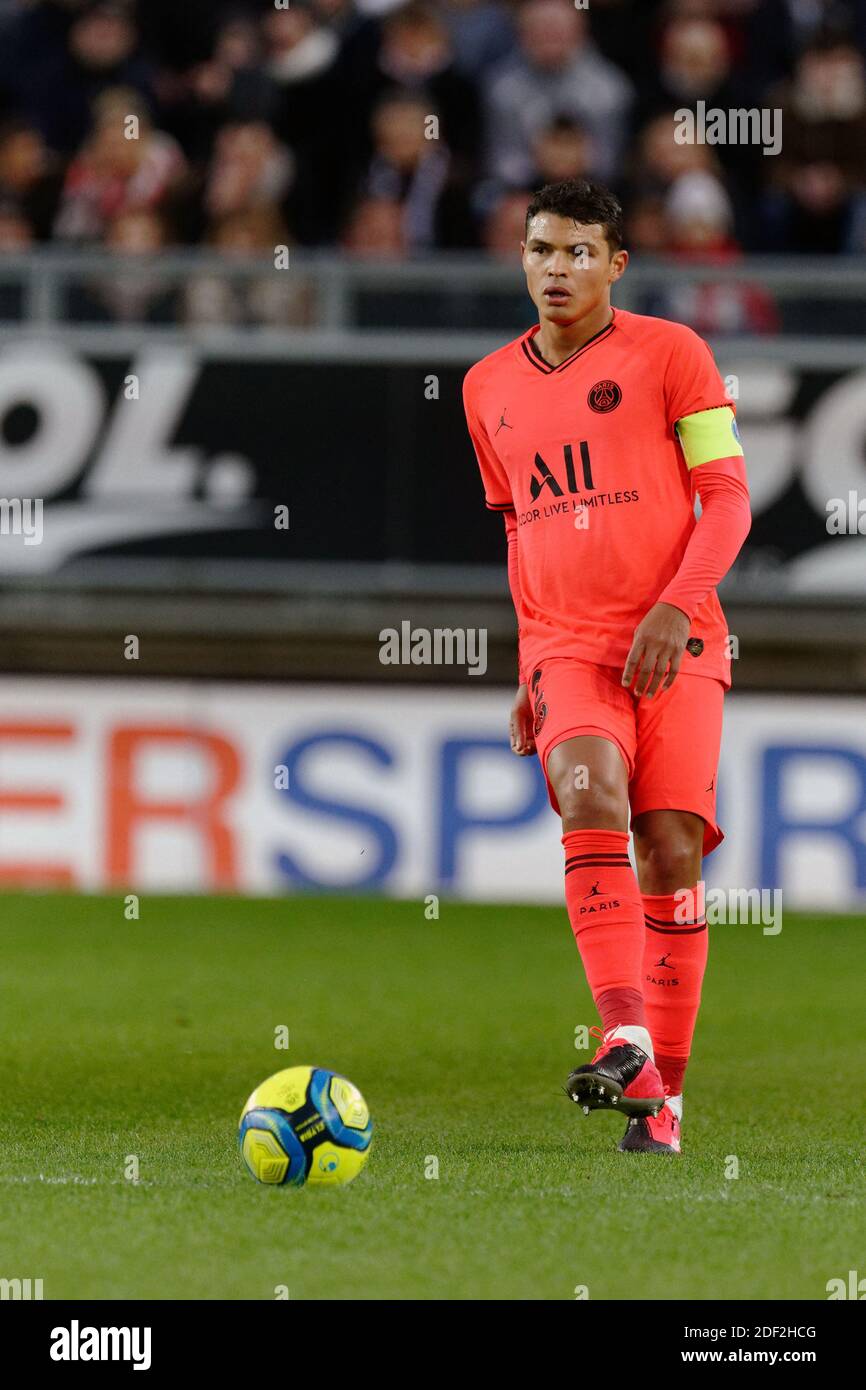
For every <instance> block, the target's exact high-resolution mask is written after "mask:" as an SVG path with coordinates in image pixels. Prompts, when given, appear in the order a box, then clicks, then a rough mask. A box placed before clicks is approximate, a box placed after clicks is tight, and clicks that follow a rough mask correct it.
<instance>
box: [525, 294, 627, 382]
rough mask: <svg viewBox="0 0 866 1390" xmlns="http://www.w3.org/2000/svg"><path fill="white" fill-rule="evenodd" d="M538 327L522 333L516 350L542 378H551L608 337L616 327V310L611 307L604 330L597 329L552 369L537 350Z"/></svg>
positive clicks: (550, 364)
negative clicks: (609, 316)
mask: <svg viewBox="0 0 866 1390" xmlns="http://www.w3.org/2000/svg"><path fill="white" fill-rule="evenodd" d="M540 326H541V325H540V324H537V323H536V324H533V326H532V328H530V330H529V332H528V333H524V335H523V337H522V338H521V339H520V340H519V344H518V350H519V351H520V352H521V353H522V355H523V356H524V357H525V358H526V360H527V362H529V363H530V365H531V366H533V367H535V368H536V370H537V371H539V372H541V373H542V375H543V376H552V375H553V374H554V372H564V371H565V369H566V368H567V367H570V366H571V364H572V362H576V361H577V359H578V357H582V356H583V354H584V353H585V352H588V351H589V349H590V348H592V347H595V344H596V343H600V342H601V341H602V339H603V338H607V337H609V336H610V334H611V333H612V332H613V330H614V328H615V327H616V309H614V308H613V307H611V320H610V323H608V324H606V325H605V326H604V328H601V329H599V331H598V333H594V334H593V336H592V337H591V338H588V339H587V340H586V342H585V343H584V344H583V346H582V347H579V348H578V349H577V350H576V351H575V352H573V353H572V354H571V356H570V357H566V359H565V361H564V362H560V363H559V365H558V366H557V367H554V366H553V364H552V363H551V362H548V360H547V358H546V357H542V355H541V352H540V350H539V348H538V347H537V346H536V343H535V335H536V333H537V332H538V330H539V328H540Z"/></svg>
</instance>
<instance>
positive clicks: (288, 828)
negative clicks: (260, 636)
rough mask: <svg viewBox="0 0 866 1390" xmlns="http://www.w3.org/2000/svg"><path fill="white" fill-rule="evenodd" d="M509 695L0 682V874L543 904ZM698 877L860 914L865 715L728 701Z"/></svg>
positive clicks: (855, 706)
mask: <svg viewBox="0 0 866 1390" xmlns="http://www.w3.org/2000/svg"><path fill="white" fill-rule="evenodd" d="M509 703H510V692H509V691H507V690H491V691H486V692H485V691H481V692H478V691H468V690H467V691H466V692H461V691H457V690H450V689H449V690H447V691H443V690H439V691H437V692H436V693H435V694H429V693H426V692H424V691H417V690H412V689H399V688H398V689H393V690H388V691H386V690H384V689H383V688H382V687H381V686H379V687H377V688H367V687H360V686H359V687H328V686H305V685H291V686H286V687H277V686H249V685H228V684H213V685H203V684H197V685H194V686H193V685H184V684H179V683H165V684H161V683H150V682H148V683H147V684H146V685H144V684H143V685H142V686H141V687H140V688H136V687H134V686H133V685H132V684H131V683H129V682H113V681H105V682H99V681H89V680H69V681H56V680H52V681H39V680H18V679H16V678H4V679H3V680H2V681H0V882H2V884H3V885H4V886H6V887H12V886H19V885H23V886H27V887H33V888H36V887H57V888H64V889H81V890H87V891H110V892H117V893H120V894H122V893H123V892H125V891H126V890H129V891H136V892H140V891H146V890H150V891H154V892H157V891H168V892H189V893H220V892H232V893H234V892H236V893H249V894H273V895H280V894H294V893H301V892H308V891H312V892H320V891H329V892H347V893H368V892H372V893H383V894H388V895H393V896H398V897H404V898H417V899H418V900H419V901H423V899H424V898H426V897H427V896H428V895H429V894H440V893H441V894H443V895H445V896H446V897H448V896H450V897H455V898H464V899H478V900H490V899H494V900H500V901H515V902H519V901H538V902H552V903H558V902H560V901H561V895H562V848H561V844H560V833H561V832H560V825H559V821H558V820H557V818H556V817H555V816H554V814H553V812H552V811H551V810H550V807H549V805H548V801H547V795H546V791H545V788H544V785H543V782H542V779H541V776H540V773H539V769H538V765H537V762H536V760H535V759H534V758H533V759H519V758H515V757H514V756H513V755H512V754H511V752H510V750H509V748H508V744H507V739H506V734H505V729H506V723H507V716H508V710H509ZM719 788H720V798H719V820H720V823H721V825H722V827H723V829H724V830H725V832H726V839H725V841H724V843H723V844H722V846H721V847H720V848H719V849H718V850H717V851H716V852H715V853H714V854H713V855H711V856H710V857H709V858H708V859H707V860H706V861H705V877H706V881H707V883H708V885H710V886H713V885H720V886H725V887H729V886H736V887H738V888H744V889H752V888H756V889H757V888H762V889H770V888H781V889H782V890H783V893H784V900H785V903H786V905H788V906H792V907H793V906H797V905H800V906H810V907H822V908H824V909H832V908H834V907H837V908H840V909H844V908H848V907H852V906H856V905H858V904H859V905H860V906H861V907H862V906H863V905H864V904H866V720H864V719H863V716H862V705H861V704H860V703H859V702H858V701H856V700H854V699H850V700H849V699H846V698H841V697H840V698H817V697H815V698H803V699H799V698H796V697H792V696H785V697H784V698H783V699H778V698H773V697H764V696H760V697H759V696H742V697H738V696H736V695H734V696H732V697H731V699H730V701H729V705H728V712H727V717H726V733H725V745H724V756H723V761H722V766H721V771H720V780H719Z"/></svg>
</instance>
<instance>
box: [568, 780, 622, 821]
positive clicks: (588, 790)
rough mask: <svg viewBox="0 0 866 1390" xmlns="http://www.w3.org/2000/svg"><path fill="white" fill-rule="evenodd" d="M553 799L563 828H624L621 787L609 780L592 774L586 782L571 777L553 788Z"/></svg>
mask: <svg viewBox="0 0 866 1390" xmlns="http://www.w3.org/2000/svg"><path fill="white" fill-rule="evenodd" d="M556 799H557V801H558V802H559V811H560V815H561V816H562V828H563V830H564V831H567V830H624V829H625V828H626V825H627V822H628V811H627V807H626V806H625V805H624V803H623V797H622V790H621V788H619V787H618V786H616V785H615V784H614V783H613V782H608V781H607V780H606V779H604V778H600V777H594V778H591V779H590V782H589V784H588V785H587V786H582V785H579V784H578V779H577V778H575V779H573V780H572V781H571V782H569V781H566V782H565V785H564V786H561V787H557V788H556Z"/></svg>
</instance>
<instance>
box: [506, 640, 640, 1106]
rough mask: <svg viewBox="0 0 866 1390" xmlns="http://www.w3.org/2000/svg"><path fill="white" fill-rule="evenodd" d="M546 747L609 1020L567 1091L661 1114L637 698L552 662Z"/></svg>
mask: <svg viewBox="0 0 866 1390" xmlns="http://www.w3.org/2000/svg"><path fill="white" fill-rule="evenodd" d="M530 693H531V696H532V698H533V706H534V709H535V712H536V718H535V738H536V747H537V749H538V754H539V757H540V759H541V761H542V766H543V767H544V770H545V775H546V777H547V783H548V789H549V792H550V797H551V802H552V804H553V806H554V808H555V809H556V810H557V811H558V812H559V814H560V815H561V817H562V830H563V835H562V843H563V847H564V849H565V897H566V904H567V907H568V914H569V920H570V922H571V926H572V930H573V932H574V937H575V941H576V943H577V947H578V950H579V952H580V956H581V960H582V962H583V967H584V970H585V973H586V978H587V982H588V984H589V987H590V990H591V992H592V996H593V999H594V1000H595V1003H596V1007H597V1008H598V1011H599V1015H600V1018H601V1024H602V1028H601V1043H602V1045H601V1047H600V1048H599V1050H598V1052H597V1053H596V1055H595V1057H594V1058H593V1059H592V1062H591V1063H589V1064H588V1065H587V1066H585V1067H579V1068H578V1069H577V1070H576V1071H575V1072H572V1074H571V1076H570V1077H569V1079H568V1084H567V1089H568V1090H569V1093H570V1094H571V1095H572V1097H573V1099H575V1100H576V1101H578V1102H579V1103H581V1104H582V1105H583V1106H584V1108H585V1109H587V1110H588V1109H592V1108H601V1107H604V1108H607V1107H608V1106H613V1105H616V1106H618V1107H619V1108H620V1109H622V1110H623V1111H624V1113H627V1114H645V1113H652V1112H653V1111H654V1110H657V1109H658V1108H659V1107H660V1105H661V1102H662V1096H663V1089H662V1083H661V1078H660V1076H659V1074H658V1072H657V1070H656V1068H655V1066H654V1064H653V1061H652V1041H651V1039H650V1034H649V1031H648V1029H647V1026H646V1018H645V1011H644V1003H643V994H642V989H641V974H642V967H643V938H644V916H643V903H642V900H641V895H640V889H639V886H638V883H637V879H636V878H635V875H634V870H633V869H632V867H631V863H630V861H629V858H628V778H629V771H630V757H631V753H630V747H631V746H632V745H633V740H634V733H635V730H634V716H633V712H632V709H631V705H630V700H629V697H628V694H627V692H623V691H622V690H621V687H620V688H617V687H616V685H615V683H614V681H613V679H612V677H611V676H610V674H609V673H605V672H604V671H603V670H600V669H599V668H596V667H591V666H589V665H588V664H587V663H583V662H566V661H561V660H559V661H552V662H548V663H545V665H544V668H543V670H541V669H540V670H539V671H537V672H535V673H534V674H533V679H532V682H531V686H530Z"/></svg>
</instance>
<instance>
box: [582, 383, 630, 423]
mask: <svg viewBox="0 0 866 1390" xmlns="http://www.w3.org/2000/svg"><path fill="white" fill-rule="evenodd" d="M621 400H622V390H621V389H620V387H619V386H618V385H617V383H616V382H615V381H597V382H596V383H595V385H594V386H593V387H591V389H590V392H589V395H588V396H587V398H586V403H587V405H588V406H589V408H590V410H595V411H597V412H598V414H599V415H607V414H608V413H609V412H610V411H611V410H616V408H617V406H618V405H619V403H620V401H621Z"/></svg>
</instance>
